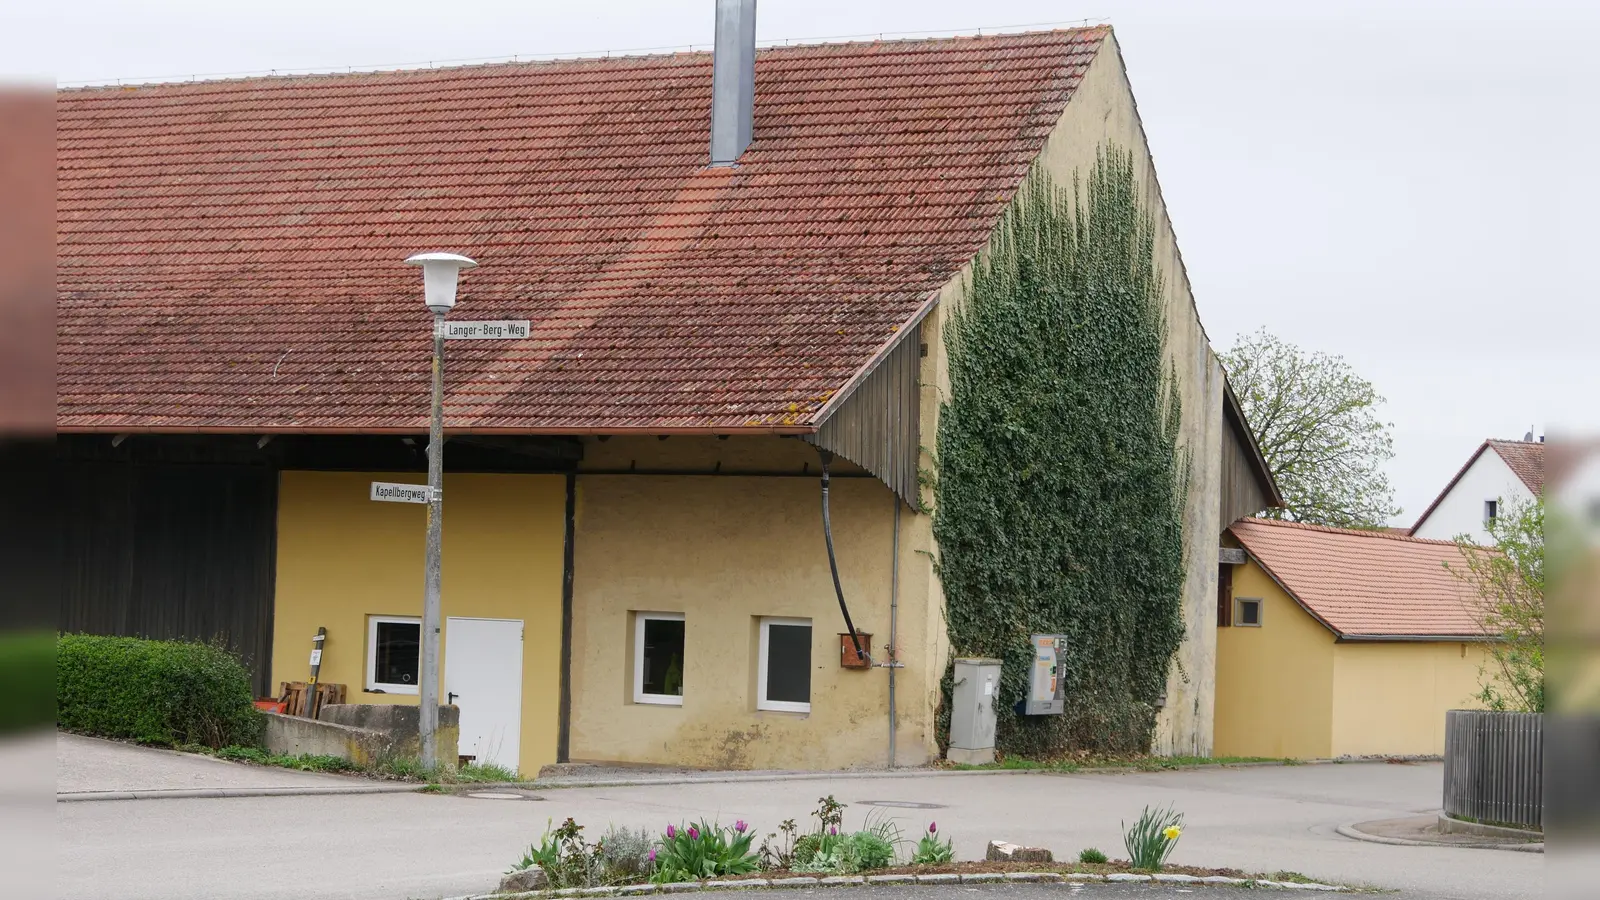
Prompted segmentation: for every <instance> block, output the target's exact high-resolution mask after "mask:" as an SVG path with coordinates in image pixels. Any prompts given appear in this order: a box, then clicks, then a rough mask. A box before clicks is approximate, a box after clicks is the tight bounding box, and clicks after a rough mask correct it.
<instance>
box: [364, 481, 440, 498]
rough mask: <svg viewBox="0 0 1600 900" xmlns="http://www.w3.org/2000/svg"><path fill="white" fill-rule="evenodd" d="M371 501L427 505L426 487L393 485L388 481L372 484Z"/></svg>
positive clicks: (419, 485) (421, 485)
mask: <svg viewBox="0 0 1600 900" xmlns="http://www.w3.org/2000/svg"><path fill="white" fill-rule="evenodd" d="M372 499H374V500H384V501H387V502H389V503H427V502H428V486H427V485H425V484H395V483H393V482H389V481H374V482H373V483H372Z"/></svg>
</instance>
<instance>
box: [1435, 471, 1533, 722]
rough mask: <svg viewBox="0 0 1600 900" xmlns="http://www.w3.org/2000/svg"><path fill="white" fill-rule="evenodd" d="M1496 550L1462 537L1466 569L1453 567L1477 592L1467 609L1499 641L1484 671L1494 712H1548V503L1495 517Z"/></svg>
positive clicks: (1485, 696)
mask: <svg viewBox="0 0 1600 900" xmlns="http://www.w3.org/2000/svg"><path fill="white" fill-rule="evenodd" d="M1488 528H1489V535H1490V536H1491V537H1492V538H1493V539H1494V546H1493V547H1483V546H1479V545H1477V544H1475V543H1473V541H1472V539H1471V538H1470V537H1468V536H1467V535H1464V534H1462V535H1457V536H1456V539H1455V541H1456V546H1457V547H1460V548H1461V555H1462V557H1463V559H1464V565H1463V566H1461V567H1455V566H1447V568H1449V569H1450V570H1451V571H1452V572H1453V573H1454V574H1455V575H1456V577H1457V578H1460V579H1461V580H1462V581H1463V582H1465V583H1466V584H1467V585H1468V586H1469V587H1470V588H1471V589H1472V595H1471V597H1470V598H1469V599H1468V601H1467V609H1468V610H1469V611H1470V612H1471V613H1472V616H1473V618H1474V619H1476V620H1477V622H1478V625H1479V627H1481V628H1482V629H1483V632H1484V634H1486V635H1489V636H1491V637H1494V638H1496V639H1497V640H1496V643H1494V644H1491V645H1490V647H1489V657H1490V659H1491V660H1492V663H1491V664H1490V665H1486V666H1485V667H1484V668H1483V670H1482V671H1481V672H1480V675H1481V678H1482V686H1483V690H1482V691H1481V692H1480V693H1479V694H1478V699H1479V700H1481V701H1483V705H1484V706H1486V707H1488V708H1489V709H1496V710H1509V711H1511V712H1544V500H1542V499H1538V500H1535V501H1534V502H1532V503H1526V504H1521V505H1517V506H1513V507H1512V508H1510V509H1508V510H1505V511H1504V512H1503V514H1502V515H1500V516H1498V517H1496V518H1493V519H1490V520H1489V524H1488Z"/></svg>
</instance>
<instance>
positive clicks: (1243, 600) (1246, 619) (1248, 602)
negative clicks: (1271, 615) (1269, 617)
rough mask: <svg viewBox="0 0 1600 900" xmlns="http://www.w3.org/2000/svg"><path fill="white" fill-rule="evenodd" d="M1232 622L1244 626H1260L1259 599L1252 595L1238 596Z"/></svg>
mask: <svg viewBox="0 0 1600 900" xmlns="http://www.w3.org/2000/svg"><path fill="white" fill-rule="evenodd" d="M1238 604H1239V608H1238V610H1236V613H1237V615H1235V616H1234V617H1233V624H1234V625H1237V626H1240V627H1244V628H1260V627H1261V601H1260V599H1258V598H1254V597H1240V598H1239V600H1238Z"/></svg>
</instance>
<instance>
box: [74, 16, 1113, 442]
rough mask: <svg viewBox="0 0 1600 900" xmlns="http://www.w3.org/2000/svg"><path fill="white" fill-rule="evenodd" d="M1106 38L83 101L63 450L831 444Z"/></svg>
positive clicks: (602, 65)
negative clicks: (440, 405) (484, 332)
mask: <svg viewBox="0 0 1600 900" xmlns="http://www.w3.org/2000/svg"><path fill="white" fill-rule="evenodd" d="M1108 34H1109V29H1106V28H1085V29H1077V30H1068V31H1052V32H1044V33H1032V34H1019V35H1006V36H988V37H967V38H955V39H945V40H919V41H905V42H875V43H856V44H828V45H816V46H796V47H781V48H772V49H768V50H763V51H761V52H760V53H759V54H758V58H757V63H756V101H755V104H756V105H755V129H754V140H753V142H752V143H751V145H750V149H749V150H748V151H747V152H746V153H745V155H744V157H743V158H742V159H741V161H740V165H738V166H737V167H732V168H708V167H707V165H706V163H707V157H708V141H709V131H710V128H709V123H710V89H711V56H710V55H709V54H705V53H688V54H676V55H670V56H648V57H618V58H609V59H582V60H572V61H563V62H543V63H528V64H510V65H493V66H480V67H470V68H454V69H432V70H422V71H405V72H386V73H377V74H355V75H339V76H320V77H304V78H258V79H250V80H242V81H219V82H208V83H198V84H167V85H153V86H143V87H137V88H112V87H108V88H97V89H92V90H71V91H64V92H61V93H60V94H59V97H58V100H59V104H58V105H59V125H58V130H57V151H58V179H59V180H58V187H57V193H56V198H57V221H58V225H57V229H58V231H57V235H58V237H57V250H58V264H57V276H58V279H57V287H58V297H59V319H58V338H57V340H58V354H59V363H60V372H59V382H58V401H59V405H58V424H59V426H60V427H61V428H63V429H64V430H90V429H104V430H111V429H115V430H130V431H138V430H185V429H193V430H201V431H205V430H224V429H234V428H237V429H248V430H260V431H274V430H294V429H305V430H365V431H375V430H422V429H423V428H424V427H425V415H426V410H427V395H428V377H429V376H428V372H429V366H428V353H429V333H430V331H429V326H428V319H427V313H426V311H425V310H424V309H423V306H422V302H421V283H420V282H421V279H420V277H419V275H418V272H417V270H416V269H413V268H410V267H407V266H404V265H402V264H401V261H402V260H404V259H405V258H406V257H407V256H409V255H411V254H413V253H416V252H420V251H429V250H447V251H453V252H458V253H465V254H467V255H469V256H472V257H475V258H476V259H477V260H478V262H479V263H480V264H481V268H479V269H478V270H476V271H473V272H470V273H466V274H464V275H463V277H462V280H461V303H460V305H459V306H458V307H457V308H456V311H455V312H454V313H453V314H452V315H453V317H454V318H456V319H511V318H517V319H529V320H532V322H533V332H534V336H533V337H532V338H531V339H528V340H524V341H519V342H504V343H502V342H455V343H452V344H451V347H450V358H449V365H448V367H447V370H448V371H447V375H448V385H449V388H448V394H447V410H448V420H447V424H448V426H449V427H451V428H456V429H478V430H491V431H492V430H504V431H529V432H538V431H546V432H551V431H554V432H559V431H581V430H591V429H592V430H608V429H614V430H624V429H633V428H639V429H650V430H657V431H670V430H676V429H718V430H731V429H739V428H762V429H767V430H773V429H776V430H798V431H809V430H813V429H814V427H815V425H816V418H817V413H818V412H819V411H820V410H821V409H822V407H823V405H824V404H825V403H826V402H827V400H828V398H829V397H830V396H832V394H833V393H834V392H836V391H838V390H840V389H841V388H842V387H844V386H845V385H846V384H847V383H848V382H849V381H850V379H851V378H852V376H855V375H856V374H857V373H858V372H859V371H860V370H862V369H863V367H864V366H866V365H867V364H868V363H869V361H870V360H872V359H873V357H874V355H875V354H877V353H878V352H879V351H880V350H881V349H883V348H884V347H885V346H886V345H887V343H888V342H890V341H891V340H892V339H893V338H894V337H895V335H896V333H897V332H898V331H899V330H900V329H902V328H904V327H905V326H907V325H908V324H909V323H911V322H912V321H913V320H914V317H915V316H916V315H917V314H918V313H919V311H921V310H923V309H924V308H925V307H926V305H927V304H928V302H929V301H930V298H931V296H932V294H933V292H934V291H935V290H936V289H937V288H938V287H939V286H940V285H942V284H944V283H945V282H946V281H948V280H949V279H950V278H951V277H952V276H953V275H954V274H955V273H956V272H958V271H959V270H960V268H961V266H962V265H963V264H964V263H966V262H967V261H968V260H969V259H971V258H972V257H973V255H974V254H975V253H976V251H977V250H978V249H979V248H980V247H981V246H982V244H983V243H984V241H985V240H986V238H987V237H988V235H989V233H990V230H991V228H992V227H993V224H994V222H995V220H996V218H997V217H998V215H999V213H1000V211H1001V209H1002V208H1003V206H1004V204H1005V203H1006V201H1007V199H1008V198H1009V197H1010V196H1011V194H1012V193H1013V192H1014V191H1015V189H1016V188H1017V186H1018V184H1019V182H1020V180H1021V178H1022V177H1023V175H1024V174H1025V173H1026V171H1027V169H1028V166H1029V164H1030V162H1031V161H1032V160H1033V159H1034V157H1035V156H1036V155H1037V154H1038V152H1039V150H1040V148H1041V146H1042V144H1043V142H1044V139H1045V137H1046V136H1047V135H1048V134H1049V132H1050V130H1051V128H1052V126H1054V124H1055V123H1056V121H1057V119H1058V118H1059V116H1060V115H1061V113H1062V111H1063V108H1064V107H1065V105H1066V103H1067V101H1068V100H1069V98H1070V97H1071V96H1072V93H1073V90H1074V88H1075V87H1076V86H1077V84H1078V82H1079V81H1080V80H1081V79H1082V77H1083V75H1084V73H1085V71H1086V70H1087V67H1088V65H1089V63H1090V62H1091V61H1092V60H1093V58H1094V56H1095V54H1096V52H1097V51H1098V49H1099V47H1100V45H1101V43H1102V42H1103V40H1104V39H1105V38H1106V36H1107V35H1108Z"/></svg>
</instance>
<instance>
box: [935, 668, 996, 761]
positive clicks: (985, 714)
mask: <svg viewBox="0 0 1600 900" xmlns="http://www.w3.org/2000/svg"><path fill="white" fill-rule="evenodd" d="M999 700H1000V660H998V659H958V660H956V662H955V688H954V690H952V691H951V692H950V749H949V751H948V752H946V753H945V758H946V759H948V760H950V761H951V762H958V763H969V764H974V765H981V764H983V763H991V762H994V712H995V704H996V703H998V702H999Z"/></svg>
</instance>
